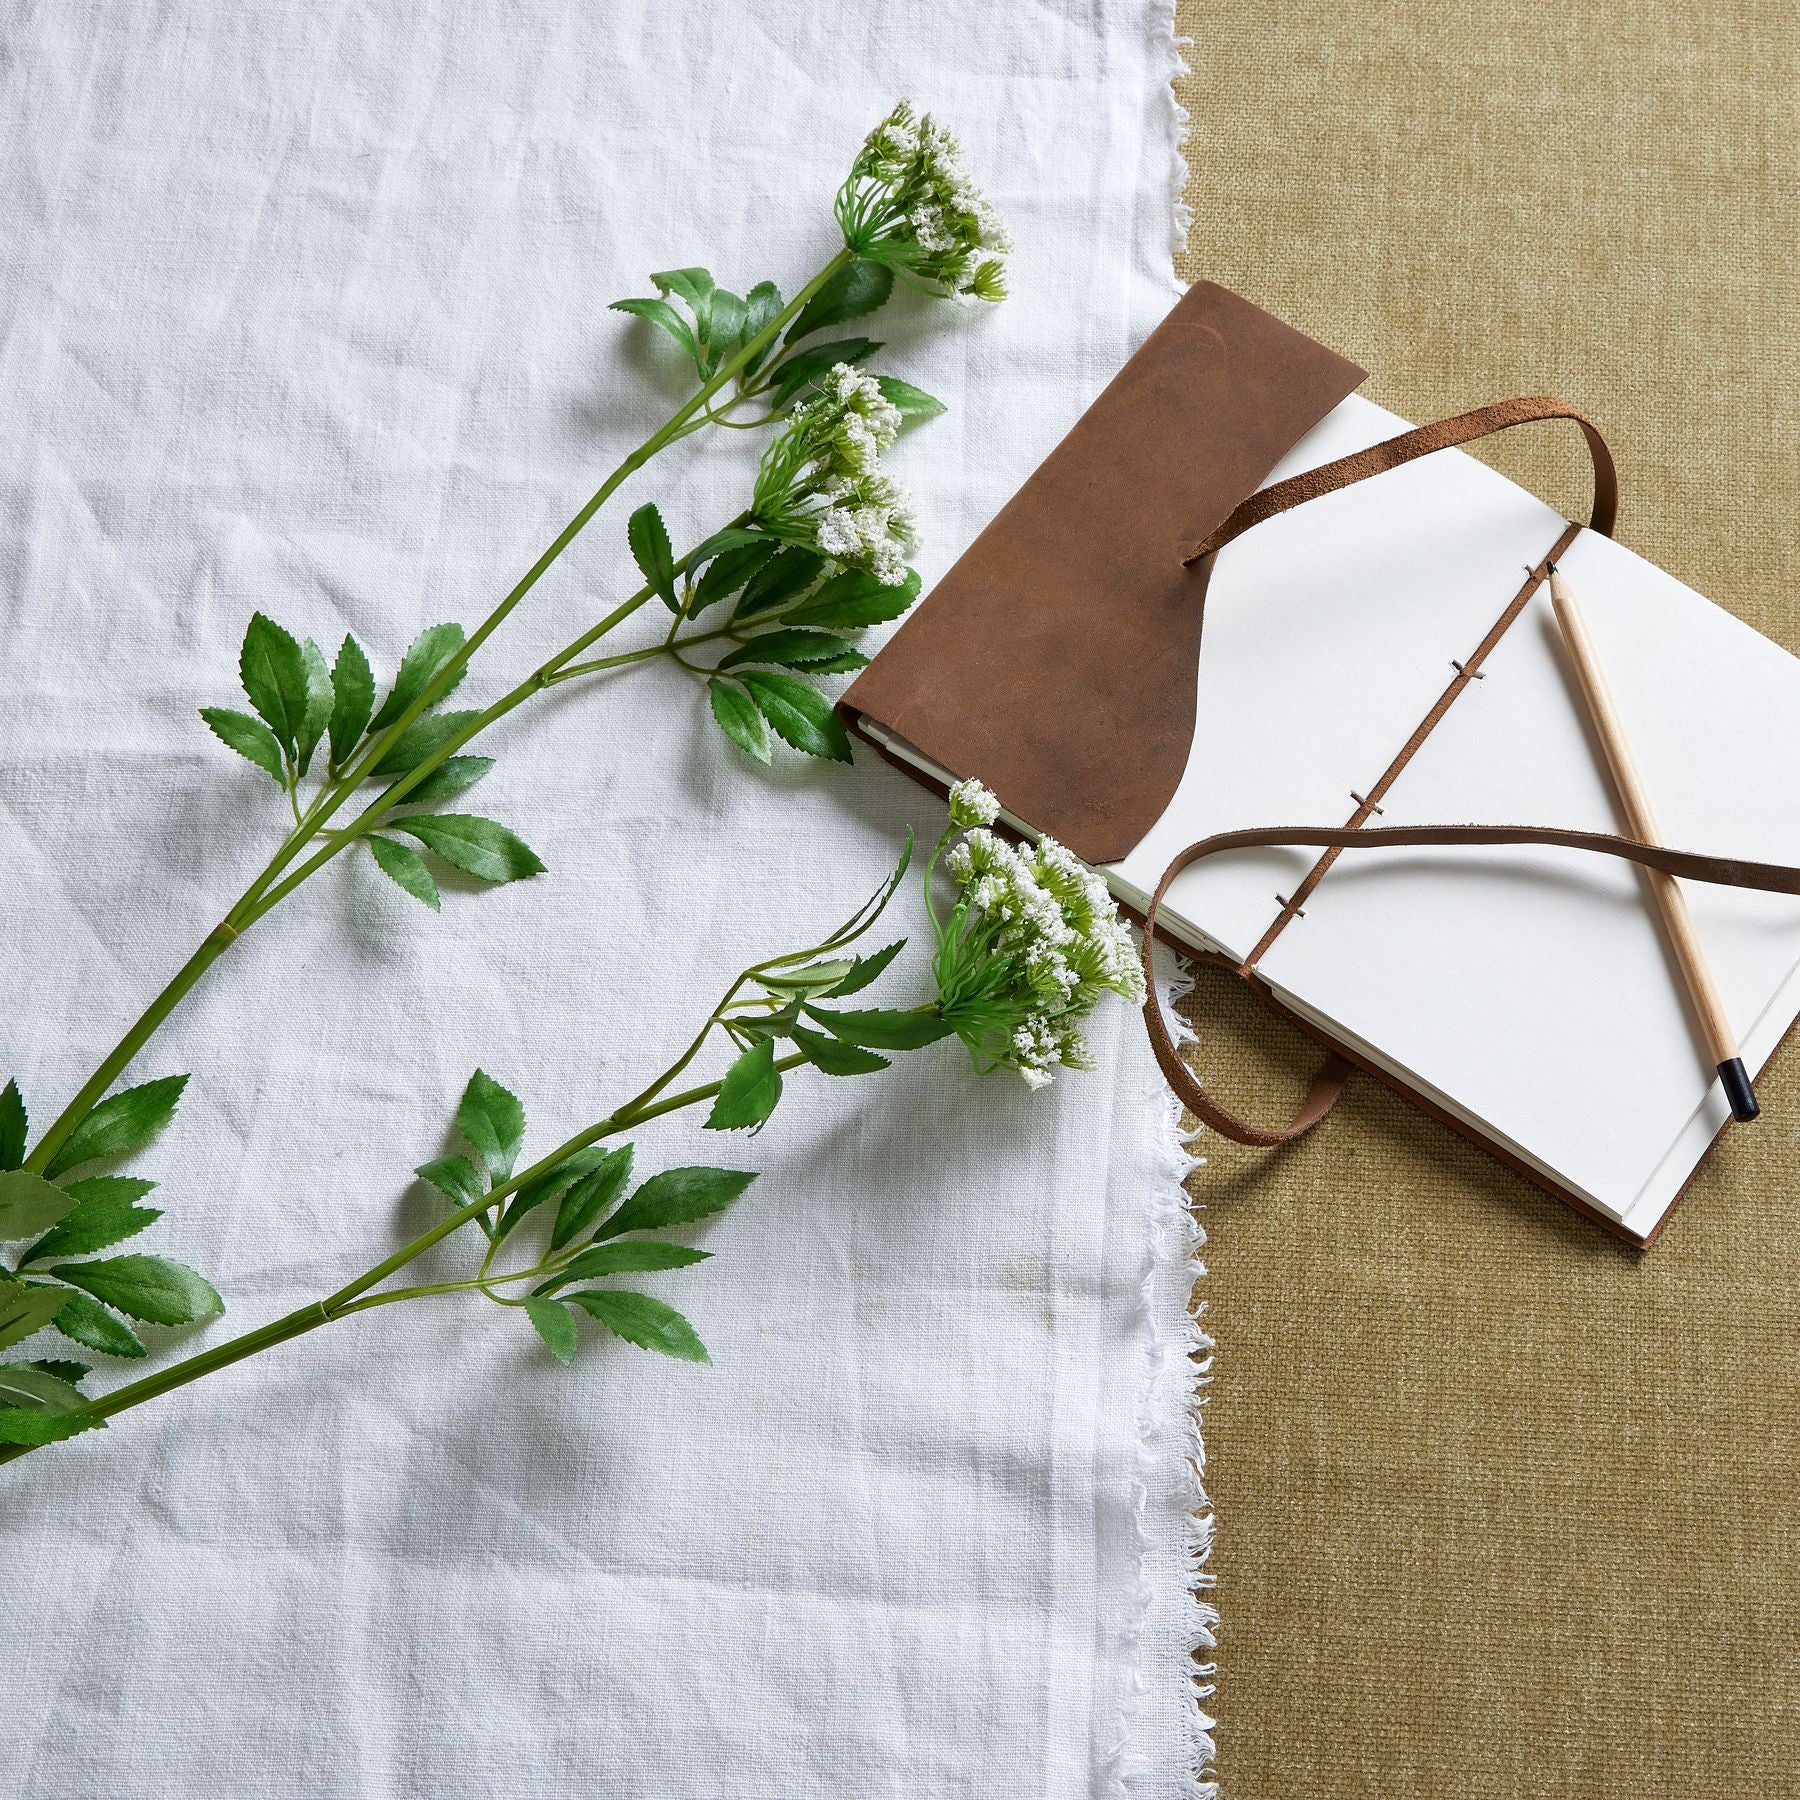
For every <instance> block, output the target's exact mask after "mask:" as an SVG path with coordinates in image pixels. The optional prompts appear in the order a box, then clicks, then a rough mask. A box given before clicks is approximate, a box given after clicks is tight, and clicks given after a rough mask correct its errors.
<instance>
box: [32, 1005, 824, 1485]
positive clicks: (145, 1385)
mask: <svg viewBox="0 0 1800 1800" xmlns="http://www.w3.org/2000/svg"><path fill="white" fill-rule="evenodd" d="M712 1024H713V1020H710V1019H709V1020H708V1021H707V1027H706V1030H710V1029H711V1026H712ZM705 1036H706V1031H705V1030H703V1031H702V1032H701V1034H700V1038H699V1039H698V1040H696V1042H695V1043H694V1044H692V1045H691V1046H690V1047H689V1048H688V1050H687V1051H686V1052H685V1053H684V1054H683V1055H682V1056H681V1057H680V1058H679V1059H678V1060H677V1061H676V1062H675V1063H674V1064H672V1065H671V1066H670V1068H669V1069H668V1070H667V1071H665V1073H664V1074H663V1075H662V1076H660V1077H659V1078H658V1079H657V1080H656V1081H655V1082H653V1083H652V1084H651V1085H650V1087H648V1088H646V1089H645V1090H644V1092H643V1093H642V1094H640V1095H639V1096H638V1097H637V1099H635V1100H632V1101H628V1102H627V1103H626V1104H625V1105H624V1106H621V1107H620V1108H619V1109H618V1110H617V1111H616V1112H612V1113H609V1114H608V1115H607V1116H606V1117H605V1118H604V1119H602V1120H600V1121H599V1122H598V1123H597V1124H595V1125H592V1126H590V1127H589V1128H588V1129H587V1130H586V1131H582V1132H578V1133H577V1134H576V1135H575V1136H574V1137H572V1138H570V1139H569V1140H568V1141H567V1142H566V1143H564V1144H560V1145H559V1146H558V1147H557V1148H556V1149H554V1150H552V1151H551V1152H550V1154H549V1155H548V1156H546V1157H544V1158H542V1159H541V1160H540V1161H538V1162H535V1163H533V1164H532V1166H531V1167H530V1168H529V1169H524V1170H522V1171H520V1173H518V1174H517V1175H514V1176H512V1177H511V1178H510V1179H509V1180H507V1181H504V1182H501V1183H500V1184H498V1185H497V1186H496V1187H495V1188H494V1189H493V1191H492V1192H491V1193H487V1194H483V1195H482V1196H481V1197H480V1198H479V1199H477V1200H471V1201H470V1202H469V1203H468V1204H467V1205H466V1206H459V1207H458V1208H456V1210H455V1211H454V1212H451V1213H449V1214H447V1215H446V1216H445V1217H444V1218H443V1219H441V1220H439V1221H438V1223H437V1224H436V1225H434V1226H432V1227H431V1229H430V1230H429V1231H424V1232H421V1233H420V1234H419V1236H417V1237H416V1238H414V1239H413V1240H412V1242H411V1243H409V1244H403V1245H402V1246H401V1247H400V1248H399V1249H398V1250H396V1251H395V1252H394V1253H393V1254H392V1255H391V1256H386V1257H383V1258H382V1260H381V1261H380V1262H378V1263H376V1264H375V1265H374V1266H373V1267H372V1268H368V1269H365V1270H364V1271H363V1272H362V1274H360V1275H358V1276H357V1277H356V1279H355V1280H354V1281H351V1282H348V1283H346V1285H345V1286H343V1287H341V1288H339V1289H338V1290H337V1292H336V1293H334V1294H329V1295H327V1296H326V1297H325V1298H324V1299H323V1300H315V1301H312V1302H310V1303H309V1304H307V1305H305V1306H303V1307H301V1308H300V1309H299V1310H298V1311H296V1312H291V1313H288V1314H286V1315H284V1316H283V1317H282V1318H279V1319H276V1320H273V1321H272V1322H271V1323H269V1324H267V1325H260V1326H258V1327H257V1328H256V1330H254V1331H246V1332H244V1333H242V1334H241V1335H240V1336H238V1337H235V1338H231V1339H229V1340H228V1341H227V1342H225V1343H223V1344H215V1345H213V1346H212V1347H211V1348H210V1349H206V1350H202V1351H200V1352H199V1353H198V1354H197V1355H194V1356H189V1357H186V1358H184V1359H183V1360H182V1361H180V1362H178V1363H171V1364H170V1365H169V1367H168V1368H166V1369H159V1370H158V1371H157V1372H156V1373H155V1374H154V1375H146V1376H145V1377H144V1378H143V1379H142V1380H141V1381H134V1382H131V1383H130V1384H128V1385H127V1386H125V1387H122V1388H116V1389H114V1391H113V1392H112V1393H110V1394H103V1395H101V1396H100V1397H99V1398H97V1399H94V1400H90V1401H89V1402H87V1404H86V1405H84V1406H82V1407H80V1408H78V1409H77V1412H76V1414H75V1415H73V1416H78V1417H82V1418H94V1419H110V1418H113V1417H114V1416H116V1415H117V1414H119V1413H122V1412H126V1411H129V1410H130V1409H131V1408H132V1407H134V1406H142V1405H143V1404H144V1402H145V1401H146V1400H155V1399H158V1398H160V1397H161V1396H162V1395H164V1394H167V1393H172V1392H173V1391H174V1390H175V1389H176V1388H180V1387H186V1386H187V1385H188V1383H189V1382H193V1381H199V1380H200V1379H201V1378H202V1377H203V1376H207V1375H213V1374H216V1373H217V1372H218V1371H219V1370H221V1369H228V1368H230V1367H231V1366H232V1365H233V1364H234V1363H240V1362H243V1361H245V1360H246V1359H247V1358H249V1357H252V1356H259V1355H261V1354H262V1352H263V1351H265V1350H273V1349H274V1348H275V1347H276V1346H277V1345H279V1344H286V1343H289V1342H291V1341H292V1340H293V1339H295V1338H297V1337H304V1336H305V1335H306V1334H307V1333H308V1332H309V1331H317V1330H318V1329H319V1328H320V1327H321V1326H324V1325H330V1324H332V1323H334V1322H335V1321H337V1320H338V1319H343V1318H348V1317H350V1316H351V1315H352V1314H354V1313H358V1312H367V1311H369V1310H371V1309H372V1308H374V1307H378V1306H386V1305H389V1304H392V1303H393V1302H395V1301H398V1300H407V1299H417V1298H423V1297H426V1296H428V1295H435V1294H444V1293H453V1292H458V1291H463V1290H466V1289H467V1288H468V1287H470V1286H477V1285H479V1283H468V1282H440V1283H431V1284H428V1285H426V1286H424V1287H420V1288H409V1289H395V1290H393V1291H391V1292H388V1293H385V1294H375V1293H372V1292H371V1290H372V1289H374V1288H376V1287H379V1286H380V1284H381V1283H382V1282H384V1281H385V1280H387V1278H388V1277H389V1276H390V1275H393V1274H395V1273H396V1272H398V1271H399V1270H401V1269H403V1268H405V1267H406V1266H407V1264H408V1263H411V1262H413V1261H415V1260H417V1258H419V1257H421V1256H423V1255H424V1254H425V1252H426V1251H427V1250H429V1249H431V1248H432V1247H433V1246H434V1245H436V1244H439V1243H441V1242H442V1241H443V1240H444V1239H445V1238H447V1237H449V1236H450V1234H451V1233H452V1232H454V1231H457V1230H459V1229H460V1228H461V1227H462V1226H464V1225H467V1224H468V1223H469V1222H470V1221H471V1220H472V1219H475V1218H478V1217H479V1216H480V1215H481V1214H482V1213H484V1212H486V1211H488V1210H489V1209H490V1208H492V1207H493V1206H495V1205H497V1204H498V1203H499V1202H500V1201H502V1200H504V1199H506V1198H507V1197H508V1196H509V1195H511V1194H514V1193H516V1192H518V1191H519V1189H521V1188H523V1187H524V1186H525V1185H526V1184H527V1183H529V1182H531V1181H533V1180H535V1179H536V1178H537V1177H538V1176H540V1175H544V1174H548V1173H549V1171H550V1170H551V1169H553V1168H554V1167H555V1166H556V1165H557V1164H558V1163H560V1162H562V1161H564V1160H565V1159H566V1158H567V1157H570V1156H573V1155H574V1154H575V1152H576V1151H577V1150H585V1149H586V1148H587V1147H588V1146H589V1145H590V1144H595V1143H598V1142H599V1141H600V1140H601V1139H602V1138H607V1137H612V1136H614V1135H615V1134H616V1133H618V1132H621V1131H630V1130H633V1129H634V1128H636V1127H637V1126H639V1125H643V1124H647V1123H648V1122H649V1121H650V1120H652V1119H657V1118H661V1117H662V1116H663V1115H664V1114H666V1113H672V1112H679V1111H680V1110H681V1109H682V1108H683V1107H688V1106H695V1105H697V1104H699V1102H701V1101H703V1100H712V1099H716V1098H717V1097H718V1093H719V1090H720V1088H722V1087H723V1086H724V1081H723V1079H722V1078H721V1079H720V1080H718V1081H708V1082H703V1083H702V1084H701V1085H699V1086H698V1087H691V1088H686V1089H684V1090H683V1091H682V1092H680V1093H677V1094H669V1095H663V1094H662V1093H661V1090H662V1089H663V1088H664V1087H665V1086H666V1085H667V1084H668V1083H669V1082H670V1081H672V1080H673V1079H674V1078H675V1076H676V1075H678V1074H679V1073H680V1072H681V1070H682V1069H684V1068H685V1067H686V1066H687V1065H688V1063H689V1062H691V1061H692V1060H693V1057H694V1055H695V1053H696V1052H697V1051H698V1049H699V1047H700V1043H701V1042H703V1041H704V1039H705ZM805 1061H806V1058H805V1056H803V1055H802V1054H801V1053H800V1052H798V1051H795V1052H794V1053H792V1054H791V1055H788V1056H784V1057H781V1058H779V1059H778V1060H777V1062H776V1065H775V1066H776V1067H777V1068H778V1069H781V1070H788V1069H793V1068H796V1067H798V1066H799V1065H800V1064H801V1063H803V1062H805ZM531 1273H535V1271H531ZM495 1279H499V1280H516V1279H523V1277H522V1276H501V1277H496V1278H495ZM38 1448H42V1446H40V1445H31V1444H5V1445H0V1462H13V1461H15V1460H16V1459H17V1458H19V1457H21V1456H25V1455H27V1454H28V1453H29V1452H30V1451H31V1450H33V1449H38Z"/></svg>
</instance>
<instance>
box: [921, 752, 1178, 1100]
mask: <svg viewBox="0 0 1800 1800" xmlns="http://www.w3.org/2000/svg"><path fill="white" fill-rule="evenodd" d="M971 790H973V791H971ZM951 798H952V806H953V812H952V818H953V819H955V820H956V822H957V823H959V824H960V823H965V822H970V821H974V820H977V819H979V818H980V817H981V814H982V813H984V812H985V813H986V821H985V822H983V823H979V824H976V825H975V828H974V829H972V830H970V831H969V832H968V834H967V836H965V837H964V838H963V839H962V841H961V842H960V843H958V844H956V845H955V846H954V847H953V848H952V849H951V851H950V853H949V855H948V856H947V857H946V858H945V860H944V868H945V872H946V873H947V874H948V875H949V876H950V878H951V879H952V880H953V881H954V882H955V883H956V886H957V897H956V901H955V904H954V906H953V907H952V910H951V924H950V927H949V928H948V931H947V932H946V933H945V935H944V936H943V938H942V939H941V942H940V951H941V954H940V967H939V989H940V1001H941V1005H942V1008H943V1016H944V1018H945V1020H946V1021H947V1022H948V1023H949V1024H950V1025H951V1026H952V1027H954V1029H955V1030H956V1031H957V1033H958V1035H959V1036H960V1037H962V1039H963V1041H964V1042H965V1043H966V1044H968V1046H969V1048H970V1050H971V1051H973V1052H975V1054H976V1057H977V1059H978V1060H980V1059H983V1058H985V1059H987V1060H988V1061H989V1062H991V1063H993V1064H996V1065H998V1066H1000V1067H1004V1068H1011V1069H1015V1070H1017V1071H1018V1073H1019V1074H1020V1075H1021V1076H1022V1077H1023V1078H1024V1080H1025V1082H1026V1084H1027V1085H1028V1086H1030V1087H1042V1086H1044V1085H1045V1084H1046V1083H1047V1082H1048V1081H1049V1080H1050V1079H1051V1072H1052V1070H1054V1069H1055V1068H1056V1067H1058V1066H1059V1065H1060V1066H1062V1067H1064V1068H1073V1069H1085V1068H1089V1067H1091V1066H1092V1057H1091V1055H1090V1053H1089V1051H1088V1046H1087V1040H1086V1039H1085V1038H1084V1037H1083V1035H1082V1032H1081V1022H1082V1020H1083V1019H1085V1018H1086V1017H1087V1015H1088V1014H1089V1013H1090V1012H1092V1011H1093V1009H1094V1007H1095V1005H1096V1003H1097V1002H1098V1001H1099V1000H1100V997H1101V996H1102V995H1103V994H1108V993H1113V994H1119V995H1122V996H1123V997H1124V998H1125V999H1127V1000H1130V1001H1132V1002H1134V1003H1137V1002H1141V1001H1142V999H1143V997H1144V977H1143V971H1142V969H1141V968H1140V966H1139V964H1138V959H1137V952H1136V948H1135V946H1134V945H1133V943H1132V938H1131V933H1130V930H1129V929H1128V928H1127V926H1126V925H1125V923H1124V921H1123V920H1121V918H1120V917H1119V912H1118V908H1117V906H1116V905H1115V904H1114V901H1113V898H1112V895H1111V894H1110V893H1108V892H1107V888H1106V884H1105V882H1103V881H1102V880H1101V879H1100V877H1099V876H1098V875H1096V874H1095V873H1094V872H1093V870H1091V869H1090V868H1088V867H1087V865H1086V864H1085V863H1083V862H1082V861H1081V860H1080V859H1079V858H1078V857H1076V856H1074V855H1072V854H1071V853H1070V852H1069V851H1068V850H1066V849H1064V848H1063V846H1062V845H1061V844H1059V843H1057V842H1056V841H1055V840H1054V839H1052V838H1044V839H1041V840H1040V841H1039V842H1038V844H1037V845H1036V846H1035V847H1025V848H1018V847H1015V846H1013V845H1012V844H1009V843H1007V842H1006V841H1005V840H1004V839H1002V838H999V837H997V836H996V835H995V834H994V833H993V832H991V831H989V830H987V829H986V823H988V822H991V821H992V819H993V818H994V817H995V816H996V814H997V811H998V806H997V803H996V802H995V801H994V797H993V795H992V794H990V793H989V792H988V791H987V790H986V789H985V788H982V787H981V786H980V784H979V783H967V782H965V783H959V784H958V787H957V788H955V789H953V790H952V795H951Z"/></svg>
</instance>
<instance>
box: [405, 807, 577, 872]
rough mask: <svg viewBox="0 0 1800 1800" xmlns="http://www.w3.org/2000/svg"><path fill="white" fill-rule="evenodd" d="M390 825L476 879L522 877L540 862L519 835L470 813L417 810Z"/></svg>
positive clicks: (537, 869) (537, 868)
mask: <svg viewBox="0 0 1800 1800" xmlns="http://www.w3.org/2000/svg"><path fill="white" fill-rule="evenodd" d="M394 829H395V830H396V831H404V832H408V833H410V834H411V835H412V836H413V837H416V838H417V839H418V840H419V842H420V843H422V844H423V845H424V846H425V848H426V849H427V850H431V851H434V852H435V853H436V854H437V855H439V856H441V857H442V858H443V859H444V861H445V862H447V863H450V864H452V865H453V866H454V867H456V868H458V869H461V870H462V871H463V872H464V874H467V875H473V876H474V877H475V878H476V879H477V880H479V881H492V882H502V881H523V880H524V879H525V878H526V877H527V876H528V875H541V874H543V872H544V865H543V863H542V862H540V861H539V860H538V855H537V852H536V851H535V850H533V849H532V848H531V846H530V845H529V844H527V843H526V842H525V841H524V839H523V838H519V837H515V836H514V835H513V834H512V832H510V831H508V830H507V829H506V827H505V826H504V825H499V824H496V823H495V822H494V820H492V819H479V818H477V817H475V815H474V814H473V813H421V814H419V815H417V816H416V817H409V818H405V819H396V820H394Z"/></svg>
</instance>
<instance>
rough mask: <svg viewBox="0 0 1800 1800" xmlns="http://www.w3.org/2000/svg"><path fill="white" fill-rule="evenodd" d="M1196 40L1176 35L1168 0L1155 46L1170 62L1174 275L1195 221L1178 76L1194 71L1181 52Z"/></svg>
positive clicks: (1171, 263) (1167, 98)
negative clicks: (1178, 258) (1175, 266)
mask: <svg viewBox="0 0 1800 1800" xmlns="http://www.w3.org/2000/svg"><path fill="white" fill-rule="evenodd" d="M1193 42H1194V40H1193V39H1192V38H1187V37H1178V36H1177V35H1176V32H1175V0H1168V4H1167V6H1166V8H1163V9H1161V10H1160V12H1159V16H1158V19H1157V23H1156V48H1157V49H1158V51H1160V52H1161V54H1162V56H1163V60H1164V62H1165V64H1166V65H1167V66H1166V69H1165V79H1164V82H1163V94H1164V97H1165V102H1166V104H1167V106H1168V136H1169V162H1170V180H1171V181H1172V182H1173V183H1174V187H1175V199H1174V214H1175V218H1174V232H1173V236H1172V238H1171V240H1170V246H1169V247H1170V250H1171V252H1172V254H1171V256H1170V259H1169V272H1170V274H1171V276H1173V274H1174V259H1175V257H1177V256H1180V255H1182V254H1183V252H1185V251H1186V249H1187V247H1188V233H1189V231H1191V230H1192V229H1193V224H1194V209H1193V208H1192V207H1191V206H1190V205H1188V200H1187V184H1188V165H1187V140H1188V125H1189V119H1188V109H1187V108H1186V107H1185V106H1183V105H1182V104H1181V102H1180V101H1179V100H1178V99H1176V97H1175V82H1176V78H1177V77H1178V76H1182V75H1188V74H1191V73H1192V70H1190V69H1189V68H1188V65H1187V58H1186V57H1185V56H1183V55H1182V52H1183V51H1184V50H1187V49H1190V48H1192V46H1193ZM1177 285H1180V284H1179V283H1178V284H1177Z"/></svg>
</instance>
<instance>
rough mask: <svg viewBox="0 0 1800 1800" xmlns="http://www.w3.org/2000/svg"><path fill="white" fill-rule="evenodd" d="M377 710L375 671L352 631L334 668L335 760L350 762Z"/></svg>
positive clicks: (332, 736) (332, 687) (333, 751)
mask: <svg viewBox="0 0 1800 1800" xmlns="http://www.w3.org/2000/svg"><path fill="white" fill-rule="evenodd" d="M374 711H375V671H374V670H373V669H371V668H370V667H369V659H368V657H367V656H365V655H364V654H363V647H362V645H361V644H359V643H358V642H357V641H356V639H355V638H353V637H351V636H350V634H349V633H348V632H346V633H345V634H344V641H343V642H342V643H341V644H340V645H339V646H338V653H337V661H336V662H335V663H333V664H332V668H331V760H332V761H333V762H334V763H339V764H342V763H346V762H348V761H349V760H350V753H351V751H353V750H354V749H355V748H356V746H357V745H358V744H360V743H361V742H362V736H363V733H364V732H365V731H367V730H368V729H369V720H370V718H371V716H372V715H373V713H374Z"/></svg>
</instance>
